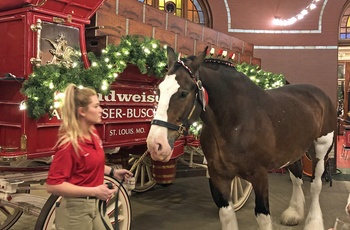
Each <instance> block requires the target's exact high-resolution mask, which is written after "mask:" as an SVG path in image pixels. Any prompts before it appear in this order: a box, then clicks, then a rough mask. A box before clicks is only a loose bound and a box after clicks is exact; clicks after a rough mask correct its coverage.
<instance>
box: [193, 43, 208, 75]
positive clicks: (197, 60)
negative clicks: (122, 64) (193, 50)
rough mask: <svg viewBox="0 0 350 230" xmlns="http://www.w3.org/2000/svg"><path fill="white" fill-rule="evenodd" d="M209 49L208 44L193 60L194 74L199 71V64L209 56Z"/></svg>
mask: <svg viewBox="0 0 350 230" xmlns="http://www.w3.org/2000/svg"><path fill="white" fill-rule="evenodd" d="M207 50H208V46H207V47H205V49H204V51H203V52H202V53H201V54H199V55H198V56H197V57H196V58H195V59H194V60H193V62H192V64H191V70H192V72H193V74H194V73H196V72H197V70H198V69H199V66H200V65H201V64H202V63H203V62H204V59H205V56H207Z"/></svg>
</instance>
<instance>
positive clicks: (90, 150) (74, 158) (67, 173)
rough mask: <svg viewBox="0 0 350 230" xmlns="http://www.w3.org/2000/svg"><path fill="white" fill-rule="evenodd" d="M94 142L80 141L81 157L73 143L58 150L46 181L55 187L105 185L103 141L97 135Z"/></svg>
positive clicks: (93, 138)
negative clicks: (61, 185)
mask: <svg viewBox="0 0 350 230" xmlns="http://www.w3.org/2000/svg"><path fill="white" fill-rule="evenodd" d="M91 136H92V140H91V141H89V140H85V142H82V141H79V142H78V143H79V145H80V147H81V148H80V149H79V156H80V157H78V155H77V153H76V152H75V151H74V148H73V146H72V144H71V143H68V144H67V145H65V146H61V147H59V148H58V149H57V151H56V153H55V155H54V158H53V161H52V163H51V166H50V170H49V174H48V177H47V180H46V183H47V184H50V185H55V184H62V183H63V182H69V183H71V184H75V185H79V186H86V187H95V186H98V185H101V184H103V181H104V179H103V176H104V167H105V154H104V151H103V148H102V141H101V139H100V138H99V137H98V136H96V135H91Z"/></svg>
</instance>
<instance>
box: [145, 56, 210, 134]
mask: <svg viewBox="0 0 350 230" xmlns="http://www.w3.org/2000/svg"><path fill="white" fill-rule="evenodd" d="M177 63H179V64H180V65H181V66H182V67H184V68H185V69H186V70H187V71H188V73H189V74H190V76H191V78H192V79H193V81H194V82H195V84H196V85H197V89H198V93H196V97H195V98H194V101H193V105H192V109H191V110H190V112H189V114H188V116H187V117H186V118H184V119H183V120H182V122H181V124H180V125H176V124H172V123H170V122H167V121H162V120H158V119H153V120H152V122H151V125H158V126H161V127H165V128H167V129H170V130H175V131H177V132H178V133H179V134H180V135H183V134H187V132H188V127H189V125H190V124H189V120H190V119H191V117H192V115H193V112H194V111H195V109H196V107H197V105H198V100H199V101H200V102H201V104H202V107H203V111H205V105H206V104H207V100H208V99H207V98H208V96H207V93H206V90H205V89H204V87H203V85H202V81H201V80H200V79H199V74H198V72H197V74H196V76H195V75H194V74H193V72H192V71H191V69H190V68H189V67H188V66H187V65H185V63H184V62H183V61H182V60H180V55H179V58H178V60H177Z"/></svg>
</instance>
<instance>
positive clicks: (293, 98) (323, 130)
mask: <svg viewBox="0 0 350 230" xmlns="http://www.w3.org/2000/svg"><path fill="white" fill-rule="evenodd" d="M267 93H268V94H269V95H270V96H271V97H273V98H274V101H276V102H277V103H279V104H280V106H282V107H290V108H288V109H289V110H297V111H299V112H300V113H301V117H300V118H303V116H304V117H305V118H307V117H308V114H309V115H310V117H312V118H314V120H315V122H317V123H319V124H320V127H319V128H320V133H319V135H321V136H322V135H325V134H327V133H329V132H332V131H334V130H335V129H336V121H337V120H336V109H335V106H334V104H333V102H332V100H331V99H330V97H329V96H328V95H327V94H326V93H325V92H324V91H323V90H321V89H320V88H318V87H316V86H313V85H308V84H295V85H286V86H283V87H280V88H278V89H273V90H269V91H267ZM309 124H310V123H309Z"/></svg>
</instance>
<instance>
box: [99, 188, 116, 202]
mask: <svg viewBox="0 0 350 230" xmlns="http://www.w3.org/2000/svg"><path fill="white" fill-rule="evenodd" d="M116 192H117V187H115V186H114V185H113V188H112V189H109V188H108V185H107V184H101V185H99V186H96V187H95V194H96V195H95V196H96V197H97V198H98V199H100V200H108V199H110V198H111V197H112V196H113V195H114V193H116Z"/></svg>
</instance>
